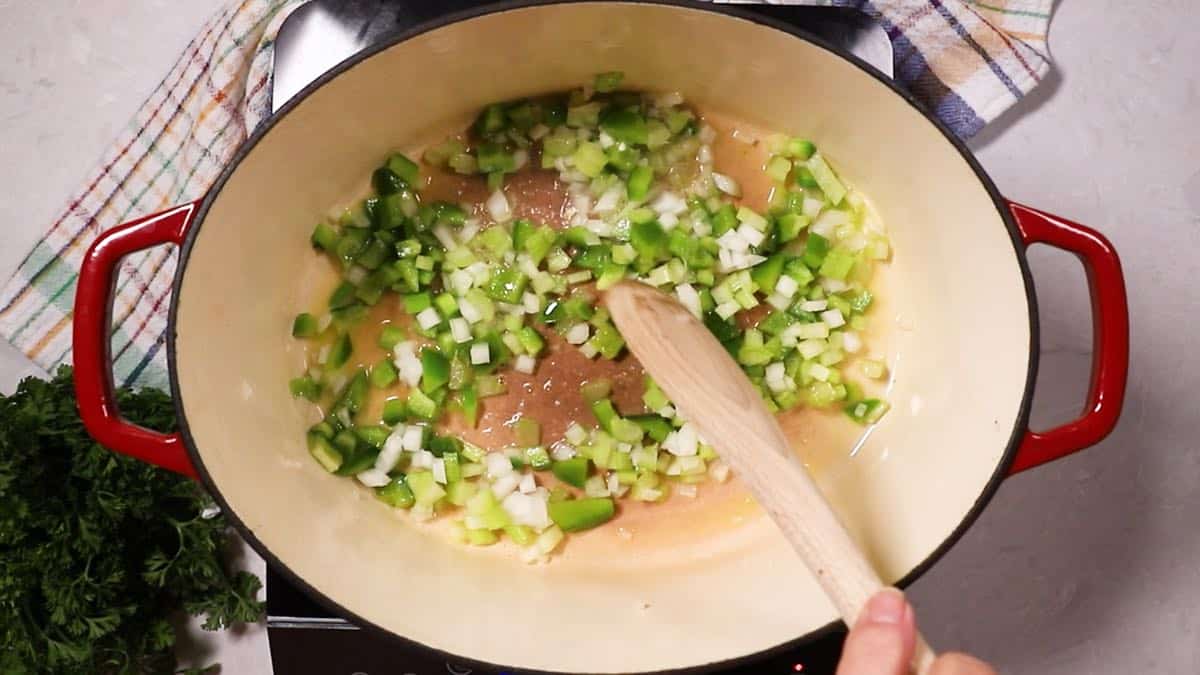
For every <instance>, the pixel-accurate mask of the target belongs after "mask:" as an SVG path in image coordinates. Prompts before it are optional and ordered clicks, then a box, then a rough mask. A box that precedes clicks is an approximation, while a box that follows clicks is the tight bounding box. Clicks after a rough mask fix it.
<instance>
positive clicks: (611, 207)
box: [592, 185, 625, 213]
mask: <svg viewBox="0 0 1200 675" xmlns="http://www.w3.org/2000/svg"><path fill="white" fill-rule="evenodd" d="M624 196H625V188H624V186H622V185H615V186H613V187H610V188H609V189H607V190H605V191H604V194H602V195H600V199H597V200H596V205H595V206H593V207H592V212H593V213H612V212H613V211H616V210H617V207H618V206H620V205H621V198H622V197H624Z"/></svg>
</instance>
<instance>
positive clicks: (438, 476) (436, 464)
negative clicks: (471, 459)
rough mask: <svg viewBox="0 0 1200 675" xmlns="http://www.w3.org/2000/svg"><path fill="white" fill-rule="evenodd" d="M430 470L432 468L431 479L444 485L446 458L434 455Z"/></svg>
mask: <svg viewBox="0 0 1200 675" xmlns="http://www.w3.org/2000/svg"><path fill="white" fill-rule="evenodd" d="M432 470H433V480H435V481H437V482H439V483H441V484H442V485H445V484H446V460H444V459H442V458H441V457H435V458H434V459H433V468H432Z"/></svg>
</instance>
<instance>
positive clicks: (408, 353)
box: [392, 340, 423, 387]
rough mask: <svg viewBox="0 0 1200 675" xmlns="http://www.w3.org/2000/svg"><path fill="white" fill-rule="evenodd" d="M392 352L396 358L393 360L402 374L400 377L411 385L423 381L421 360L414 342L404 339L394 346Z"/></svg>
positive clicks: (413, 385)
mask: <svg viewBox="0 0 1200 675" xmlns="http://www.w3.org/2000/svg"><path fill="white" fill-rule="evenodd" d="M392 354H394V355H395V358H394V359H393V360H392V362H393V363H394V364H395V365H396V370H397V371H398V373H399V375H400V379H401V380H404V383H405V384H407V385H408V386H410V387H415V386H417V383H419V382H420V381H421V373H422V372H423V371H422V368H421V360H420V359H418V358H417V355H416V350H415V348H414V346H413V343H412V342H410V341H407V340H406V341H404V342H401V343H399V344H397V345H396V346H395V347H393V348H392Z"/></svg>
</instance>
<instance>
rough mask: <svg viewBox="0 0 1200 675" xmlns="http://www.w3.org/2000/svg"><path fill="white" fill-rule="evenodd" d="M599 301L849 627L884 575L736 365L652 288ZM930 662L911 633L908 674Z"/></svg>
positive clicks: (625, 288)
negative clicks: (914, 645) (914, 644)
mask: <svg viewBox="0 0 1200 675" xmlns="http://www.w3.org/2000/svg"><path fill="white" fill-rule="evenodd" d="M605 304H607V306H608V309H609V311H610V312H611V313H612V318H613V321H615V322H616V324H617V328H618V329H620V331H621V335H622V336H624V338H625V342H626V343H627V344H628V345H629V349H630V350H631V351H633V354H634V355H635V356H637V358H638V360H639V361H640V362H641V364H642V367H643V368H645V369H646V372H648V373H649V374H650V376H651V377H653V378H654V381H655V382H657V383H658V385H659V386H660V387H661V388H662V390H663V391H664V392H666V394H667V395H668V396H669V397H670V398H671V402H672V403H673V404H674V405H675V407H676V408H678V409H679V410H680V411H681V412H682V413H683V415H684V416H685V417H687V419H688V420H690V421H691V422H692V424H694V425H696V428H697V429H698V430H699V431H700V434H701V435H702V436H703V437H704V438H705V440H707V441H708V442H709V443H712V445H713V447H714V448H715V449H716V450H717V451H718V452H719V453H720V454H721V458H722V459H724V460H725V461H726V462H728V463H729V464H730V465H731V466H732V467H733V469H734V470H735V471H737V473H738V475H739V476H740V477H741V479H742V481H743V482H744V483H745V484H746V486H747V487H748V488H750V492H751V494H753V495H754V498H755V499H756V500H757V501H758V503H759V505H761V506H762V507H763V508H764V509H766V511H767V513H768V514H769V515H770V516H771V519H772V520H774V521H775V524H776V525H778V526H779V529H780V530H781V531H782V532H783V534H784V536H785V537H787V540H788V541H789V542H790V543H791V544H792V548H794V549H796V552H797V553H799V554H800V558H801V559H803V560H804V562H805V564H806V565H808V568H809V569H810V570H811V571H812V573H813V574H814V575H816V577H817V581H818V582H820V584H821V587H822V588H823V589H824V590H825V594H826V595H828V596H829V599H830V600H832V601H833V604H834V606H835V607H837V610H838V612H840V613H841V615H842V618H843V619H844V620H845V621H846V624H847V625H849V626H853V625H854V622H855V621H856V620H857V619H858V615H859V613H860V612H861V611H862V608H863V606H864V605H865V604H866V602H867V600H868V599H869V598H870V597H871V596H872V595H874V594H875V593H876V592H877V591H879V590H880V589H882V588H883V587H884V584H883V580H881V579H880V578H879V574H878V573H876V572H875V569H874V568H873V567H872V566H871V563H870V562H868V561H867V559H866V556H864V555H863V553H862V551H861V550H859V548H858V546H857V545H856V544H855V542H854V539H852V538H851V537H850V535H849V533H848V532H847V531H846V528H845V526H843V525H842V523H841V521H840V520H838V517H837V514H836V513H834V512H833V509H832V508H831V507H830V506H829V503H828V502H827V501H825V497H824V496H823V495H822V494H821V491H820V490H819V489H818V488H817V486H816V483H814V482H813V480H812V477H811V476H809V474H808V471H807V470H806V469H805V468H804V464H803V463H802V462H801V461H800V458H799V457H798V456H797V455H796V454H795V453H794V452H792V449H791V446H790V445H789V444H788V440H787V438H786V437H785V436H784V435H783V430H782V429H780V428H779V424H778V422H776V421H775V417H774V415H772V414H771V413H770V411H768V410H767V407H766V406H765V405H764V404H763V402H762V399H761V398H760V397H759V394H758V392H757V391H755V389H754V387H753V386H752V385H751V384H750V380H749V379H747V378H746V375H745V374H744V373H743V372H742V369H741V367H739V366H738V364H737V363H735V362H734V360H733V359H732V358H731V357H730V356H729V353H728V352H726V351H725V348H724V347H722V346H721V343H719V342H717V340H716V338H714V337H713V335H712V333H710V332H709V331H708V329H707V328H705V327H704V324H702V323H700V321H699V320H697V319H696V317H694V316H692V314H691V312H689V311H688V310H687V309H686V308H684V307H683V305H681V304H679V303H678V302H676V301H675V300H674V299H673V298H671V297H670V296H667V295H664V294H663V293H661V292H659V291H657V290H655V289H653V288H652V287H650V286H647V285H645V284H642V283H638V282H634V281H623V282H621V283H619V284H617V285H616V286H613V287H612V288H611V289H609V290H608V291H607V294H606V298H605ZM933 659H934V653H933V651H932V650H931V649H930V647H929V645H928V644H927V643H926V642H925V640H924V638H922V637H921V635H920V634H919V633H918V634H917V650H916V653H915V655H914V657H913V668H914V671H915V672H917V673H921V674H924V673H926V672H927V671H928V670H929V668H930V666H931V665H932V662H933Z"/></svg>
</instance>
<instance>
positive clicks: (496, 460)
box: [483, 452, 513, 479]
mask: <svg viewBox="0 0 1200 675" xmlns="http://www.w3.org/2000/svg"><path fill="white" fill-rule="evenodd" d="M483 464H484V466H485V467H486V468H487V475H488V478H492V479H496V478H500V477H502V476H507V475H509V474H511V473H512V472H513V466H512V462H511V461H509V459H508V455H505V454H504V453H502V452H489V453H488V454H487V455H484V458H483Z"/></svg>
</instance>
